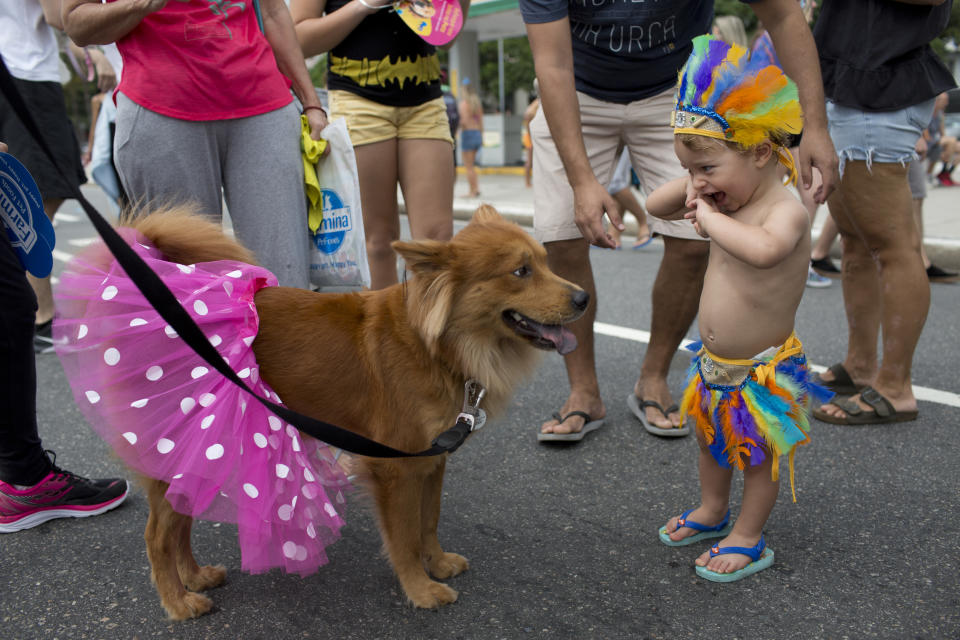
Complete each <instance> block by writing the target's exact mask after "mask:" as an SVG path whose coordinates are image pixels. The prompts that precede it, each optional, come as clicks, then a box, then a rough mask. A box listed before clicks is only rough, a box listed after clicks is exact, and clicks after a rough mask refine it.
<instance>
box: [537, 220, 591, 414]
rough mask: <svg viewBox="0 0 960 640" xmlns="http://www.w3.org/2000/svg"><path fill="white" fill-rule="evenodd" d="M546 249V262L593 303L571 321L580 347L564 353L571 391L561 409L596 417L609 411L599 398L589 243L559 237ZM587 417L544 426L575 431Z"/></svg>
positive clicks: (579, 239)
mask: <svg viewBox="0 0 960 640" xmlns="http://www.w3.org/2000/svg"><path fill="white" fill-rule="evenodd" d="M544 246H545V247H546V249H547V264H548V265H549V266H550V269H551V270H553V272H554V273H556V274H557V275H558V276H560V277H561V278H564V279H566V280H569V281H570V282H573V283H575V284H578V285H580V286H581V287H583V289H584V291H586V292H587V293H589V294H590V304H589V305H587V310H586V312H584V314H583V316H582V317H581V318H580V319H579V320H577V321H576V322H574V323H572V324H570V325H569V329H570V330H571V331H572V332H573V335H575V336H576V338H577V348H576V349H574V350H573V351H572V352H571V353H569V354H567V355H566V356H564V357H563V362H564V364H565V365H566V367H567V379H568V380H569V381H570V395H569V397H568V398H567V401H566V402H565V403H564V404H563V407H561V409H560V415H561V416H565V415H567V414H568V413H569V412H571V411H585V412H586V413H588V414H589V415H590V417H591V418H593V419H594V420H598V419H600V418H603V417H604V416H606V415H607V409H606V407H604V406H603V400H602V399H601V398H600V385H599V383H598V382H597V369H596V365H595V363H594V348H593V321H594V319H595V318H596V316H597V287H596V284H595V283H594V281H593V269H592V267H591V266H590V245H589V244H587V242H586V241H585V240H583V239H582V238H577V239H575V240H560V241H557V242H547V243H545V244H544ZM584 423H585V420H584V419H583V418H582V417H580V416H571V417H570V419H568V420H567V421H565V422H564V423H562V424H558V422H557V420H548V421H547V422H545V423H544V424H543V425H542V426H541V427H540V431H541V432H543V433H574V432H577V431H580V430H581V429H582V428H583V425H584Z"/></svg>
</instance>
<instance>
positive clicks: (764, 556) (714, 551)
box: [687, 525, 773, 582]
mask: <svg viewBox="0 0 960 640" xmlns="http://www.w3.org/2000/svg"><path fill="white" fill-rule="evenodd" d="M687 526H690V525H687ZM726 553H741V554H743V555H745V556H748V557H749V558H750V560H751V562H750V564H748V565H747V566H745V567H744V568H743V569H738V570H737V571H733V572H731V573H717V572H716V571H710V569H707V568H706V567H697V575H698V576H700V577H701V578H703V579H705V580H711V581H713V582H736V581H737V580H740V579H741V578H746V577H747V576H749V575H753V574H754V573H756V572H758V571H763V570H764V569H766V568H767V567H769V566H770V565H772V564H773V549H771V548H770V547H768V546H767V543H766V542H765V541H764V540H763V536H762V535H761V536H760V542H758V543H757V546H755V547H721V546H720V545H713V546H712V547H710V557H711V558H715V557H717V556H722V555H724V554H726Z"/></svg>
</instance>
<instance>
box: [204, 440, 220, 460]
mask: <svg viewBox="0 0 960 640" xmlns="http://www.w3.org/2000/svg"><path fill="white" fill-rule="evenodd" d="M206 456H207V460H219V459H220V458H222V457H223V445H222V444H219V443H217V444H212V445H210V446H209V447H207V451H206Z"/></svg>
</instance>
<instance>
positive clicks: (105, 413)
mask: <svg viewBox="0 0 960 640" xmlns="http://www.w3.org/2000/svg"><path fill="white" fill-rule="evenodd" d="M120 233H121V234H122V235H123V236H124V238H125V239H126V240H127V242H129V243H130V245H131V246H132V247H133V248H134V249H135V250H136V252H137V253H138V254H139V255H140V256H141V257H142V258H143V259H144V260H145V261H146V262H147V264H149V265H150V267H151V268H153V270H154V271H156V273H157V274H158V275H159V276H160V278H161V279H162V280H163V281H164V283H165V284H166V285H167V286H168V287H169V288H170V290H171V291H172V292H173V294H174V296H176V298H177V299H178V300H179V301H180V303H181V304H182V305H183V306H184V308H186V309H187V310H188V312H189V313H190V315H191V316H192V317H193V319H194V321H195V322H196V323H197V325H199V327H200V329H201V330H202V331H203V333H204V335H206V336H207V338H208V339H209V340H210V343H211V344H213V346H214V347H216V348H217V351H219V353H220V355H221V356H223V358H224V360H226V361H227V363H228V364H229V365H230V366H231V367H233V369H234V370H235V371H236V372H237V374H238V375H239V376H240V377H241V378H242V379H244V381H245V382H246V383H247V385H248V386H249V387H250V388H251V389H253V390H254V392H255V393H257V394H259V395H261V396H263V397H264V398H270V399H272V400H274V401H275V402H278V403H279V401H280V399H279V398H278V397H277V395H276V394H275V393H274V392H273V391H272V390H271V389H270V388H269V387H268V386H267V385H266V383H264V381H263V380H261V379H260V376H259V369H258V367H257V362H256V359H255V358H254V354H253V349H252V348H251V345H252V344H253V340H254V338H255V337H256V335H257V330H258V327H259V318H258V316H257V309H256V306H255V305H254V301H253V297H254V294H255V293H256V292H257V291H258V290H260V289H261V288H263V287H268V286H276V284H277V280H276V278H275V277H274V276H273V274H272V273H270V272H269V271H267V270H266V269H263V268H261V267H254V266H251V265H249V264H244V263H240V262H234V261H227V260H224V261H219V262H206V263H200V264H192V265H182V264H174V263H172V262H167V261H166V260H164V258H163V256H162V255H161V254H160V252H159V251H158V250H157V249H156V248H154V247H151V246H150V244H149V241H148V240H147V239H146V238H145V237H143V236H142V235H139V234H137V233H136V232H134V231H133V230H131V229H122V230H121V231H120ZM92 250H93V251H94V252H96V254H98V255H101V256H102V255H103V254H104V253H106V252H107V249H106V248H105V247H104V246H103V245H102V244H99V243H98V246H96V247H93V248H92ZM90 255H94V254H90ZM56 306H57V312H58V314H59V315H58V317H57V319H56V321H55V322H54V330H53V331H54V334H53V335H54V343H55V344H56V350H57V354H58V355H59V356H60V359H61V361H62V362H63V368H64V370H65V371H66V374H67V378H68V379H69V380H70V385H71V386H72V388H73V394H74V397H75V398H76V402H77V404H78V405H79V406H80V408H81V410H82V411H83V413H84V414H85V415H86V417H87V419H88V420H89V421H90V424H92V425H93V426H94V428H95V429H96V430H97V432H98V433H99V434H100V436H101V437H102V438H103V439H104V440H106V441H107V443H109V444H110V446H111V447H113V450H114V451H115V452H117V454H118V455H119V456H120V457H121V458H123V460H124V462H126V463H127V464H128V465H129V466H130V467H132V468H133V469H135V470H137V471H139V472H140V473H143V474H144V475H147V476H149V477H151V478H156V479H159V480H163V481H165V482H168V483H169V484H170V488H169V489H168V490H167V494H166V497H167V499H168V500H169V501H170V503H171V504H172V505H173V508H174V509H176V510H177V511H178V512H180V513H183V514H185V515H190V516H193V517H196V518H202V519H205V520H217V521H222V522H235V523H237V525H238V536H239V542H240V550H241V554H242V568H243V569H244V570H246V571H250V572H252V573H259V572H263V571H267V570H269V569H272V568H274V567H281V568H283V569H284V570H285V571H288V572H291V573H298V574H300V575H301V576H304V575H307V574H310V573H313V572H314V571H316V570H317V568H318V567H319V566H320V565H322V564H324V563H326V561H327V555H326V553H325V551H324V547H325V546H326V545H328V544H331V543H332V542H334V541H335V540H337V539H338V538H339V537H340V527H342V526H343V524H344V522H343V519H342V518H341V517H340V515H339V513H338V511H337V507H338V506H340V505H342V504H343V501H344V499H343V490H344V489H346V488H347V487H349V482H348V481H347V479H346V477H345V476H344V474H343V472H342V471H341V469H340V467H339V465H338V464H337V463H336V462H335V460H334V458H333V455H332V453H331V451H330V448H329V447H328V446H327V445H326V444H324V443H322V442H318V441H317V440H314V439H313V438H310V437H304V436H301V434H300V432H299V431H297V429H295V428H294V427H293V426H291V425H289V424H285V423H283V422H282V421H281V420H280V418H278V417H277V416H275V415H274V414H273V413H272V412H270V411H269V410H268V409H267V408H266V407H264V406H263V405H262V404H260V403H259V402H257V401H256V400H255V399H254V398H252V397H251V396H250V395H249V394H248V393H247V392H246V391H243V390H242V389H240V388H239V387H237V386H236V385H234V384H233V383H232V382H230V381H229V380H227V379H226V378H224V377H223V376H222V375H220V374H219V373H217V371H216V370H214V369H212V368H210V366H209V365H207V363H206V362H205V361H204V360H203V359H202V358H200V357H199V356H198V355H196V354H195V353H194V352H193V350H192V349H191V348H190V347H188V346H187V345H186V343H184V342H183V341H182V340H180V338H179V337H178V336H177V334H176V332H174V331H173V329H172V328H171V327H170V326H169V325H168V324H167V323H166V321H164V320H163V318H161V317H160V315H159V314H158V313H157V312H156V311H155V310H154V309H153V307H151V306H150V304H149V303H148V302H147V301H146V300H145V299H144V297H143V295H142V294H141V293H140V291H139V289H137V287H136V285H135V284H133V282H132V281H131V280H130V279H129V278H128V277H127V275H126V273H125V272H124V270H123V269H122V268H121V267H120V265H119V264H118V263H117V262H116V261H115V260H111V261H110V264H109V267H108V269H107V271H104V270H103V269H102V268H100V267H97V266H94V264H92V263H91V262H90V260H89V259H85V257H84V255H81V256H79V257H77V258H75V259H74V260H72V261H71V262H70V264H69V265H67V268H66V269H65V271H64V273H63V275H61V276H60V284H59V285H58V287H57V295H56Z"/></svg>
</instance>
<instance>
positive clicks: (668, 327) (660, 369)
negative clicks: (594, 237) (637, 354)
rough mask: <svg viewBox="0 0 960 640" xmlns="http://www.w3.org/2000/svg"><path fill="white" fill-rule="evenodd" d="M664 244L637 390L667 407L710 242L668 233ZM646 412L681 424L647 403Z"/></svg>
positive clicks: (663, 422) (666, 423) (654, 419)
mask: <svg viewBox="0 0 960 640" xmlns="http://www.w3.org/2000/svg"><path fill="white" fill-rule="evenodd" d="M663 242H664V251H663V259H662V260H661V261H660V269H659V271H657V279H656V281H654V283H653V295H652V298H653V307H652V312H651V320H650V344H648V345H647V351H646V353H644V356H643V363H642V364H641V365H640V378H639V379H638V380H637V383H636V384H635V385H634V387H633V392H634V393H635V394H636V395H637V397H638V398H643V399H644V400H650V401H653V402H658V403H659V404H660V406H662V407H663V408H664V409H667V408H668V407H669V406H670V405H671V404H673V396H672V395H671V393H670V387H669V386H668V385H667V374H669V373H670V363H671V362H672V361H673V356H674V354H675V353H676V352H677V348H679V346H680V343H681V342H682V341H683V338H684V336H686V334H687V329H689V328H690V324H691V323H692V322H693V319H694V318H696V317H697V309H698V308H699V306H700V291H701V290H702V289H703V275H704V273H706V270H707V258H708V257H709V255H710V243H709V242H703V241H701V240H686V239H683V238H672V237H670V236H663ZM646 414H647V420H648V421H649V422H650V424H653V425H656V426H658V427H663V428H669V427H678V426H680V413H679V412H678V411H674V412H671V413H670V415H669V416H666V417H664V415H663V414H661V413H660V412H659V411H657V410H656V409H654V408H653V407H647V408H646Z"/></svg>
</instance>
